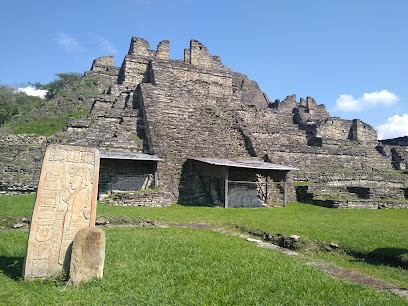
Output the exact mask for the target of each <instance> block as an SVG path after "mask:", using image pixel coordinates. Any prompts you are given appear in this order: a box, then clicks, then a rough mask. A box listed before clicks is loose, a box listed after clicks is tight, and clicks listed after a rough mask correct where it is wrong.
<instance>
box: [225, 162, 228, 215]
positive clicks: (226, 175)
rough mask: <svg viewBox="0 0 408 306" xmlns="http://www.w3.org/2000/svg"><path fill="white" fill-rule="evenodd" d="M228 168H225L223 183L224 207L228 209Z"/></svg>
mask: <svg viewBox="0 0 408 306" xmlns="http://www.w3.org/2000/svg"><path fill="white" fill-rule="evenodd" d="M228 172H229V168H228V167H225V181H224V207H225V208H228V174H229V173H228Z"/></svg>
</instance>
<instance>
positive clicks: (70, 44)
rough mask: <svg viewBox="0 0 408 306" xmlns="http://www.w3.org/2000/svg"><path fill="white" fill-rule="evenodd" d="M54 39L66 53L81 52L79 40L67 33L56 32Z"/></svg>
mask: <svg viewBox="0 0 408 306" xmlns="http://www.w3.org/2000/svg"><path fill="white" fill-rule="evenodd" d="M54 41H56V42H57V44H59V45H60V46H61V47H62V48H64V49H65V51H66V52H68V53H81V52H82V51H83V48H82V46H81V44H80V43H79V41H78V40H77V39H75V38H74V37H72V36H71V35H69V34H66V33H58V34H57V37H56V38H54Z"/></svg>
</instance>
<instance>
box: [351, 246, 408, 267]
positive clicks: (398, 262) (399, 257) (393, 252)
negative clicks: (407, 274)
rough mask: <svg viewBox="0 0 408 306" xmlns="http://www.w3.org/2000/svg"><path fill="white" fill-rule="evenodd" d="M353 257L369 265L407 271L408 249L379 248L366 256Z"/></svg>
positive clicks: (357, 255)
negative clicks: (398, 268)
mask: <svg viewBox="0 0 408 306" xmlns="http://www.w3.org/2000/svg"><path fill="white" fill-rule="evenodd" d="M355 257H357V258H361V259H364V260H365V262H366V263H368V264H370V265H376V266H390V267H400V268H403V269H408V249H400V248H380V249H375V250H374V251H372V252H370V253H367V254H355Z"/></svg>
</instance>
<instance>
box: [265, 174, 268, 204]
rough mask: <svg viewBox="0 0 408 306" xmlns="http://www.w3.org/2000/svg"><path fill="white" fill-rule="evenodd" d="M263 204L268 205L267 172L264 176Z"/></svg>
mask: <svg viewBox="0 0 408 306" xmlns="http://www.w3.org/2000/svg"><path fill="white" fill-rule="evenodd" d="M265 204H268V171H266V175H265Z"/></svg>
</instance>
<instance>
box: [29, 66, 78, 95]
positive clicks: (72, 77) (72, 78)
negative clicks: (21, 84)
mask: <svg viewBox="0 0 408 306" xmlns="http://www.w3.org/2000/svg"><path fill="white" fill-rule="evenodd" d="M55 75H56V76H57V78H56V79H55V80H54V81H52V82H50V83H48V84H41V83H40V82H35V83H30V82H29V83H28V84H30V85H31V86H34V88H35V89H43V90H47V94H46V96H45V97H46V98H47V99H52V98H54V97H55V96H56V95H58V93H59V92H61V91H62V90H63V89H64V88H65V87H67V86H71V85H73V84H74V83H75V82H77V81H78V80H79V79H80V78H81V77H82V74H80V73H76V72H67V73H57V74H55Z"/></svg>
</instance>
